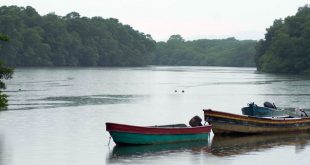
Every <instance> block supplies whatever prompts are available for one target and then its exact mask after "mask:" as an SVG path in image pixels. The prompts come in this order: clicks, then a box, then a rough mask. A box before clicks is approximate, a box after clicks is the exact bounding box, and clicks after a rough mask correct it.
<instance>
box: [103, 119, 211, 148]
mask: <svg viewBox="0 0 310 165" xmlns="http://www.w3.org/2000/svg"><path fill="white" fill-rule="evenodd" d="M211 128H212V127H211V126H210V125H206V126H197V127H189V126H186V125H185V124H174V125H162V126H146V127H144V126H133V125H126V124H117V123H106V130H107V131H108V132H109V133H110V135H111V137H112V138H113V141H114V142H115V143H116V144H117V145H145V144H163V143H176V142H189V141H206V140H207V141H208V140H209V138H210V131H211Z"/></svg>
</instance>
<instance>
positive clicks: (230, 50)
mask: <svg viewBox="0 0 310 165" xmlns="http://www.w3.org/2000/svg"><path fill="white" fill-rule="evenodd" d="M255 44H256V41H251V40H245V41H238V40H236V39H235V38H227V39H221V40H207V39H201V40H195V41H185V40H184V39H183V38H182V37H181V36H180V35H172V36H171V37H170V38H169V40H168V41H167V42H159V43H157V48H156V50H155V52H154V53H153V64H154V65H197V66H242V67H243V66H254V54H255Z"/></svg>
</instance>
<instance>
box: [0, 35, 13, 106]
mask: <svg viewBox="0 0 310 165" xmlns="http://www.w3.org/2000/svg"><path fill="white" fill-rule="evenodd" d="M0 41H9V38H8V37H7V36H5V35H3V34H0ZM12 75H13V69H10V68H7V67H5V66H4V65H3V63H2V61H0V108H1V109H2V108H4V107H6V106H7V102H8V100H7V95H6V94H3V93H2V90H4V89H5V88H6V86H5V83H4V82H3V81H2V80H3V79H10V78H12Z"/></svg>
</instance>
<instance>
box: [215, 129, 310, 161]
mask: <svg viewBox="0 0 310 165" xmlns="http://www.w3.org/2000/svg"><path fill="white" fill-rule="evenodd" d="M309 140H310V133H298V134H296V133H289V134H271V135H250V136H237V137H236V136H214V138H213V140H212V144H211V153H212V154H214V155H216V156H232V155H243V154H246V153H247V152H253V151H264V150H267V149H271V148H275V147H279V146H284V145H286V146H295V153H299V152H301V151H302V150H303V149H304V148H305V146H306V145H307V144H308V143H309Z"/></svg>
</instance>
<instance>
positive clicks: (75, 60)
mask: <svg viewBox="0 0 310 165" xmlns="http://www.w3.org/2000/svg"><path fill="white" fill-rule="evenodd" d="M0 25H1V26H0V32H1V33H4V34H7V35H8V36H9V37H10V40H11V42H10V43H4V46H3V49H1V50H0V58H1V59H3V60H4V61H5V62H6V64H8V65H9V66H141V65H146V64H149V62H150V59H151V56H150V53H151V52H152V51H153V50H154V49H155V44H156V43H155V41H154V40H153V39H152V38H151V37H150V35H146V34H143V33H141V32H138V31H136V30H134V29H133V28H132V27H130V26H129V25H123V24H121V23H120V22H119V21H118V20H117V19H114V18H109V19H103V18H101V17H92V18H87V17H81V16H80V14H79V13H77V12H71V13H69V14H67V15H66V16H63V17H62V16H58V15H55V14H54V13H49V14H47V15H44V16H40V15H39V14H38V13H37V12H36V10H35V9H34V8H32V7H30V6H27V7H17V6H2V7H0Z"/></svg>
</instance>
